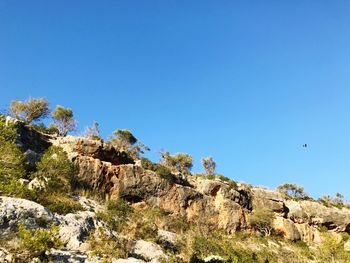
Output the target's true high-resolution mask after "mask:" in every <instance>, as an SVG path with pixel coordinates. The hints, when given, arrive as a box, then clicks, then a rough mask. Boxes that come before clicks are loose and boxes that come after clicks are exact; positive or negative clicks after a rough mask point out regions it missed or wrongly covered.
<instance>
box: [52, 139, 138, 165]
mask: <svg viewBox="0 0 350 263" xmlns="http://www.w3.org/2000/svg"><path fill="white" fill-rule="evenodd" d="M50 142H51V143H52V144H53V145H56V146H59V147H61V148H62V149H63V150H64V151H66V152H67V153H68V155H69V156H71V157H72V158H74V157H75V156H78V155H82V156H87V157H92V158H95V159H98V160H100V161H105V162H110V163H112V164H115V165H118V164H126V163H134V161H133V160H132V159H131V158H130V157H129V156H128V155H127V154H126V153H125V152H119V151H117V150H116V149H115V148H114V147H113V146H111V145H110V144H106V143H104V142H103V141H101V140H94V139H90V138H85V137H76V136H66V137H55V138H52V139H51V140H50Z"/></svg>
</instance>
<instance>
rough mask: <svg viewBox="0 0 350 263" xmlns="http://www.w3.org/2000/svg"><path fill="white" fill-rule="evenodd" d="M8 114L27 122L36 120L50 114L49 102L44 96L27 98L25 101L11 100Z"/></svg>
mask: <svg viewBox="0 0 350 263" xmlns="http://www.w3.org/2000/svg"><path fill="white" fill-rule="evenodd" d="M9 112H10V115H12V116H13V117H15V118H16V119H19V120H22V121H24V122H25V123H27V124H30V123H31V122H33V121H38V120H40V119H42V118H45V117H47V116H48V115H49V114H50V110H49V102H48V101H47V100H46V99H44V98H29V99H27V100H26V101H24V102H23V101H19V100H14V101H11V103H10V107H9Z"/></svg>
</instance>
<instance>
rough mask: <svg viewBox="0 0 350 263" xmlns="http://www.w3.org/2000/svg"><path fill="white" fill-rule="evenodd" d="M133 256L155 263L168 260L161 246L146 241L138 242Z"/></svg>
mask: <svg viewBox="0 0 350 263" xmlns="http://www.w3.org/2000/svg"><path fill="white" fill-rule="evenodd" d="M132 254H133V255H135V257H137V258H140V259H143V260H146V261H153V262H157V261H160V260H162V259H163V260H164V259H167V258H168V256H167V255H166V254H165V253H164V252H163V250H162V248H161V247H160V246H159V245H157V244H154V243H151V242H148V241H144V240H137V241H136V243H135V246H134V248H133V251H132Z"/></svg>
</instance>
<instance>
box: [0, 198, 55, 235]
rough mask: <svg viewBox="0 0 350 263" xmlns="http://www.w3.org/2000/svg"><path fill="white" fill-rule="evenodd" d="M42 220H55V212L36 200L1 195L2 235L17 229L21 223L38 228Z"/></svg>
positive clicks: (0, 221) (0, 227)
mask: <svg viewBox="0 0 350 263" xmlns="http://www.w3.org/2000/svg"><path fill="white" fill-rule="evenodd" d="M39 221H40V222H43V221H45V222H47V223H50V222H54V221H55V216H54V214H53V213H52V212H51V211H50V210H48V209H46V208H45V207H43V206H42V205H39V204H37V203H35V202H32V201H29V200H25V199H20V198H11V197H4V196H1V197H0V236H1V235H7V234H9V233H10V232H11V231H15V230H16V229H17V225H18V224H19V223H22V224H24V226H26V227H27V228H36V227H38V224H39Z"/></svg>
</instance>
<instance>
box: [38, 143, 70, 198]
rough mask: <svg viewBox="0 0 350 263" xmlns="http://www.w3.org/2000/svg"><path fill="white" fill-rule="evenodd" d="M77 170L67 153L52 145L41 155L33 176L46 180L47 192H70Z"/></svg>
mask: <svg viewBox="0 0 350 263" xmlns="http://www.w3.org/2000/svg"><path fill="white" fill-rule="evenodd" d="M75 171H76V170H75V167H74V165H73V164H72V163H71V162H70V161H69V160H68V157H67V154H66V153H65V152H64V151H63V150H62V149H61V148H58V147H56V146H51V147H49V148H48V149H47V150H46V152H45V153H44V155H43V156H42V157H41V159H40V161H39V162H38V164H37V171H36V172H35V173H34V174H33V175H32V177H33V178H37V179H38V180H40V181H42V182H45V184H46V189H45V191H47V192H62V193H70V192H71V190H72V189H71V188H72V181H73V177H74V175H75Z"/></svg>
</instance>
